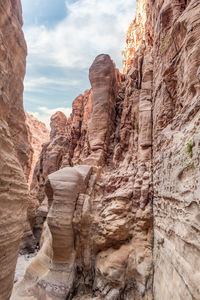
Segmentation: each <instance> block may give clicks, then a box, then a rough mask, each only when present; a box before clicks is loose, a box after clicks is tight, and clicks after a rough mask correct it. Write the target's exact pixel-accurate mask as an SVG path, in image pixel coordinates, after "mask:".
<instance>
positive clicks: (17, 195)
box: [0, 0, 30, 300]
mask: <svg viewBox="0 0 200 300" xmlns="http://www.w3.org/2000/svg"><path fill="white" fill-rule="evenodd" d="M21 27H22V17H21V5H20V2H19V1H9V0H8V1H1V3H0V66H1V67H0V299H1V300H8V299H9V298H10V295H11V292H12V286H13V281H14V273H15V266H16V262H17V256H18V248H19V243H20V238H21V236H22V234H23V230H24V222H25V219H26V208H27V199H28V185H27V183H26V178H25V176H24V173H23V170H24V171H25V174H26V176H27V177H28V174H29V170H30V164H29V151H30V147H29V144H28V133H27V128H26V125H25V114H24V111H23V104H22V93H23V79H24V74H25V59H26V44H25V41H24V36H23V33H22V30H21Z"/></svg>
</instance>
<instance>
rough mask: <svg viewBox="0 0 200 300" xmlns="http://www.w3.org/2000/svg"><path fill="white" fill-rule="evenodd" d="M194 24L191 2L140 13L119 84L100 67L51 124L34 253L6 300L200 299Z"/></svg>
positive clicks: (197, 10) (199, 5)
mask: <svg viewBox="0 0 200 300" xmlns="http://www.w3.org/2000/svg"><path fill="white" fill-rule="evenodd" d="M199 20H200V0H192V1H178V0H173V1H169V0H166V1H163V0H155V1H151V0H140V1H138V6H137V12H136V18H135V19H134V21H133V22H132V23H131V26H130V28H129V29H128V33H127V48H126V49H125V52H124V56H125V60H124V70H125V74H124V75H122V74H120V73H119V72H118V70H116V69H115V66H114V63H113V62H112V60H111V59H110V57H109V56H108V55H105V54H102V55H100V56H98V57H97V58H96V59H95V61H94V63H93V64H92V66H91V68H90V73H89V78H90V81H91V86H92V87H91V90H88V91H86V92H85V94H84V95H79V96H78V97H77V98H76V99H75V101H74V102H73V105H72V115H71V116H70V118H68V119H67V118H66V117H65V116H64V115H63V114H61V113H57V114H56V115H55V116H54V117H53V118H52V124H51V126H52V133H51V141H50V142H49V143H47V144H46V145H44V147H43V150H42V154H41V157H40V161H39V164H38V167H37V168H36V171H35V175H36V178H37V181H36V182H35V187H36V189H37V199H38V201H39V202H40V203H42V205H44V203H45V205H46V213H48V215H47V221H46V222H45V224H44V227H43V233H42V238H41V250H40V252H39V253H38V255H37V256H36V257H35V258H34V261H33V262H32V263H31V265H30V266H29V267H28V269H27V272H26V274H25V277H24V279H23V280H22V281H21V282H19V283H18V284H17V286H16V288H15V291H14V294H13V299H14V300H17V299H45V298H46V299H54V300H58V299H63V300H64V299H66V297H68V299H76V300H80V299H81V300H83V299H84V300H85V299H87V300H91V299H96V300H102V299H106V300H118V299H124V300H151V299H153V297H154V299H156V300H157V299H159V300H160V299H166V300H168V299H174V300H179V299H181V300H182V299H195V300H198V299H199V296H200V291H199V286H200V274H199V269H200V268H199V256H200V253H199V245H200V241H199V234H198V233H199V225H200V223H199V221H200V220H199V190H200V188H199V187H200V185H199V136H200V132H199V125H200V120H199V109H200V107H199V97H200V95H199V93H200V75H199V74H200V72H199V69H200V67H199V66H200V55H199V54H200V53H199V49H200V45H199V41H200V39H199V31H200V29H199V26H200V21H199ZM51 161H52V164H51ZM85 165H87V166H85ZM90 166H91V167H92V169H90ZM65 167H67V168H65ZM85 168H88V170H90V171H89V174H88V176H86V174H82V175H81V174H79V173H82V171H81V170H84V169H85ZM58 170H59V171H58ZM55 171H57V172H55ZM86 173H87V172H86ZM49 174H50V175H49ZM61 175H62V176H61ZM84 176H86V178H87V180H86V182H85V186H84V189H83V190H82V184H83V177H84ZM69 182H70V184H69ZM47 198H48V202H47ZM152 200H153V201H152ZM42 201H43V202H42ZM66 203H67V204H66ZM65 204H66V205H65ZM153 218H154V219H153ZM153 237H154V238H153ZM153 246H154V249H153ZM153 270H154V272H153ZM67 273H68V276H66V274H67ZM153 275H154V278H153Z"/></svg>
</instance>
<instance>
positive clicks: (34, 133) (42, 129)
mask: <svg viewBox="0 0 200 300" xmlns="http://www.w3.org/2000/svg"><path fill="white" fill-rule="evenodd" d="M25 115H26V125H27V126H28V128H29V131H30V144H31V146H32V150H33V156H32V164H31V171H30V174H29V179H28V182H29V184H31V182H32V180H33V172H34V169H35V166H36V163H37V161H38V159H39V156H40V153H41V150H42V144H44V143H47V142H48V141H49V139H50V137H49V135H50V132H49V130H48V129H47V128H46V125H45V124H44V123H42V122H40V121H38V120H37V119H36V118H35V117H34V116H33V115H31V114H29V113H28V112H27V111H25Z"/></svg>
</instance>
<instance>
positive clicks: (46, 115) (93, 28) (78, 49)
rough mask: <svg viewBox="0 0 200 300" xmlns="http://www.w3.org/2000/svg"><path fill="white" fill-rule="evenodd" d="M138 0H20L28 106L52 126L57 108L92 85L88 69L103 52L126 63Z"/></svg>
mask: <svg viewBox="0 0 200 300" xmlns="http://www.w3.org/2000/svg"><path fill="white" fill-rule="evenodd" d="M135 8H136V0H113V1H109V0H67V1H66V0H42V1H41V0H34V1H30V0H22V9H23V19H24V26H23V31H24V34H25V39H26V42H27V46H28V57H27V71H26V76H25V81H24V108H25V109H26V110H27V111H28V112H30V113H32V114H33V115H34V116H35V117H37V118H38V119H39V120H41V121H43V122H45V123H46V124H47V126H49V119H50V116H51V115H52V114H53V113H55V112H56V111H58V110H60V111H63V112H64V113H65V114H66V115H67V116H69V115H70V113H71V105H72V101H73V100H74V99H75V98H76V97H77V96H78V95H79V94H81V93H84V91H85V90H86V89H89V88H90V83H89V80H88V72H89V67H90V66H91V64H92V62H93V60H94V59H95V57H96V56H97V55H99V54H101V53H105V54H109V55H110V56H111V58H112V59H113V60H114V62H115V63H116V65H117V67H118V68H119V69H121V67H122V55H121V51H122V50H123V49H124V48H125V40H126V30H127V29H128V26H129V24H130V22H131V21H132V20H133V19H134V14H135Z"/></svg>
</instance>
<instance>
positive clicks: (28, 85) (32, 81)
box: [24, 77, 80, 92]
mask: <svg viewBox="0 0 200 300" xmlns="http://www.w3.org/2000/svg"><path fill="white" fill-rule="evenodd" d="M79 83H80V81H79V80H75V79H74V80H73V79H64V80H59V79H56V78H48V77H26V78H25V81H24V87H25V90H26V91H27V92H32V91H41V90H42V89H43V88H45V87H47V86H48V88H49V87H52V86H53V88H54V89H57V90H61V89H62V88H65V87H66V86H78V85H79Z"/></svg>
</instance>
